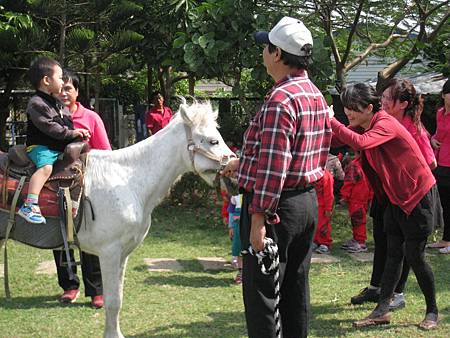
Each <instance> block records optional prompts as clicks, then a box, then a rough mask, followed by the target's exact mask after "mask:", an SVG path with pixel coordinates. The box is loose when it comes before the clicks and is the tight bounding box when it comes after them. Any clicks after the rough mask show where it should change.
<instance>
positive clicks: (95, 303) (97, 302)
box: [91, 295, 103, 309]
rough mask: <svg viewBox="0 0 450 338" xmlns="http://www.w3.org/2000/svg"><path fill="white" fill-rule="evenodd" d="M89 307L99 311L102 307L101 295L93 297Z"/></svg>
mask: <svg viewBox="0 0 450 338" xmlns="http://www.w3.org/2000/svg"><path fill="white" fill-rule="evenodd" d="M91 306H92V307H93V308H95V309H101V308H102V307H103V295H97V296H93V297H92V301H91Z"/></svg>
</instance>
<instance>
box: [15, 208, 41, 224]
mask: <svg viewBox="0 0 450 338" xmlns="http://www.w3.org/2000/svg"><path fill="white" fill-rule="evenodd" d="M17 214H18V215H19V216H21V217H23V218H24V219H25V220H26V221H27V222H29V223H33V224H43V223H45V217H44V216H42V214H41V209H40V208H39V206H38V205H37V204H28V203H24V204H23V205H22V207H21V208H20V209H19V211H18V212H17Z"/></svg>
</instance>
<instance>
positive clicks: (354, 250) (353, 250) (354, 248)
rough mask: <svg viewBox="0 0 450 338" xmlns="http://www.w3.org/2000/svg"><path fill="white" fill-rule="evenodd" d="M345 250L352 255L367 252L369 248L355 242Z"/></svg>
mask: <svg viewBox="0 0 450 338" xmlns="http://www.w3.org/2000/svg"><path fill="white" fill-rule="evenodd" d="M345 250H347V252H350V253H357V252H367V246H366V244H364V243H359V242H357V241H355V242H354V243H352V244H351V245H349V246H348V247H347V248H346V249H345Z"/></svg>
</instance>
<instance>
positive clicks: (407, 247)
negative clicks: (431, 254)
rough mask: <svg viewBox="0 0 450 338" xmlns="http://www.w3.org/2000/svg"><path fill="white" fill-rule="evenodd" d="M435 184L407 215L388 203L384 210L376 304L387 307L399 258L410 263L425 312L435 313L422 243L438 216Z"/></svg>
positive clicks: (425, 241)
mask: <svg viewBox="0 0 450 338" xmlns="http://www.w3.org/2000/svg"><path fill="white" fill-rule="evenodd" d="M438 201H439V198H438V191H437V187H436V186H433V187H432V188H431V189H430V191H429V192H428V193H427V194H426V195H425V196H424V197H423V198H422V200H421V201H420V202H419V203H418V204H417V206H416V207H415V208H414V209H413V210H412V212H411V214H409V215H406V214H405V212H404V211H403V210H401V209H400V208H399V207H398V206H396V205H392V204H390V203H389V204H388V206H387V207H386V211H385V213H384V222H385V225H386V233H387V243H388V244H387V260H386V266H385V269H384V273H383V277H382V281H381V293H380V300H379V302H378V307H379V308H381V309H382V310H385V311H387V308H388V306H389V301H390V298H391V296H392V293H393V292H394V288H395V286H396V285H397V283H398V281H399V278H400V273H401V269H402V261H403V259H404V257H405V255H406V260H407V261H408V262H409V264H410V265H411V268H412V270H413V271H414V274H415V275H416V278H417V282H418V284H419V286H420V289H421V290H422V293H423V295H424V297H425V302H426V304H427V309H426V313H435V314H437V313H438V309H437V305H436V290H435V283H434V275H433V271H432V270H431V267H430V265H429V264H428V263H427V262H426V261H425V245H426V243H427V239H428V236H429V235H430V234H431V232H432V231H433V229H434V226H435V224H436V222H437V220H438V218H440V216H441V215H440V205H438Z"/></svg>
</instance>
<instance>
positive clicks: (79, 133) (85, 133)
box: [74, 128, 91, 140]
mask: <svg viewBox="0 0 450 338" xmlns="http://www.w3.org/2000/svg"><path fill="white" fill-rule="evenodd" d="M74 132H75V136H76V137H80V138H82V139H83V140H89V139H90V138H91V133H90V132H89V130H87V129H83V128H79V129H75V130H74Z"/></svg>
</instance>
